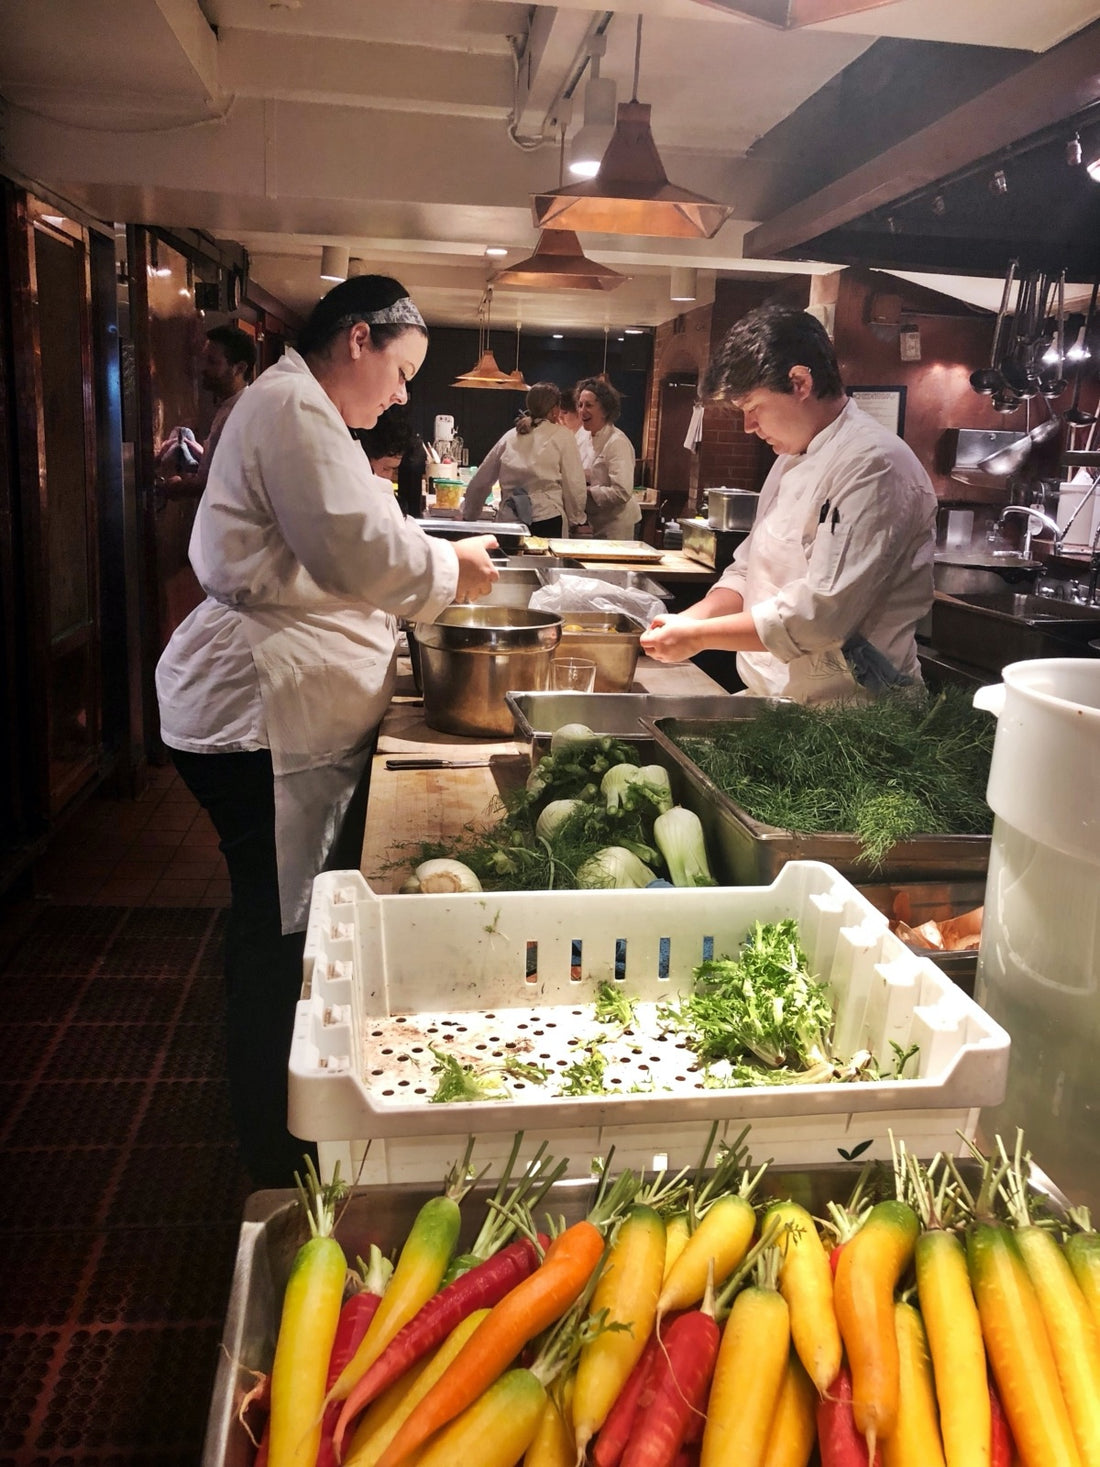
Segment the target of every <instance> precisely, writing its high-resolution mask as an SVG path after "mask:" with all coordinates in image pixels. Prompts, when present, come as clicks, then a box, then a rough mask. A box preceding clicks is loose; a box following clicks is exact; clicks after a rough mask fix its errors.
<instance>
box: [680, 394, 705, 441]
mask: <svg viewBox="0 0 1100 1467" xmlns="http://www.w3.org/2000/svg"><path fill="white" fill-rule="evenodd" d="M702 436H703V404H702V403H701V402H697V403H696V404H695V406H694V407H693V408H692V410H691V422H690V423H689V424H688V430H687V437H686V438H685V439H684V447H685V448H690V449H691V451H692V453H696V452H697V451H698V448H699V440H700V439H701V438H702Z"/></svg>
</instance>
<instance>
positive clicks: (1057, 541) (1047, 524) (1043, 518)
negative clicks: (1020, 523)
mask: <svg viewBox="0 0 1100 1467" xmlns="http://www.w3.org/2000/svg"><path fill="white" fill-rule="evenodd" d="M1015 514H1022V515H1024V516H1025V524H1024V538H1023V543H1022V545H1021V546H1020V554H1021V555H1022V556H1023V558H1024V559H1025V560H1030V559H1031V537H1032V535H1033V534H1034V533H1035V531H1034V530H1033V529H1032V527H1031V522H1032V520H1038V521H1039V524H1040V526H1041V527H1042V528H1043V529H1044V530H1049V531H1050V533H1051V534H1052V535H1053V537H1054V549H1055V550H1057V549H1058V547H1059V545H1061V543H1062V537H1063V536H1064V535H1065V533H1066V532H1065V529H1064V528H1063V527H1062V526H1061V525H1060V524H1059V523H1058V521H1057V520H1054V519H1051V517H1050V515H1048V514H1047V513H1045V511H1043V510H1041V509H1035V508H1034V507H1033V506H1032V505H1030V504H1009V505H1006V506H1005V508H1004V509H1002V510H1001V514H1000V518H999V519H998V520H997V529H998V530H1000V529H1002V528H1003V527H1004V522H1005V520H1007V519H1008V517H1009V516H1010V515H1015Z"/></svg>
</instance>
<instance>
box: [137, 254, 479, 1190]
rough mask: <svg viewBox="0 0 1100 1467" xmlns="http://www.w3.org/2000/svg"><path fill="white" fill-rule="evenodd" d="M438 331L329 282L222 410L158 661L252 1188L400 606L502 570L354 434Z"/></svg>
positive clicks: (273, 1181) (277, 1118)
mask: <svg viewBox="0 0 1100 1467" xmlns="http://www.w3.org/2000/svg"><path fill="white" fill-rule="evenodd" d="M427 344H428V334H427V328H426V327H425V325H424V321H423V319H422V317H421V315H420V312H419V311H418V310H417V308H416V306H415V305H414V304H413V302H412V301H411V300H410V299H409V297H408V294H407V292H406V291H405V289H404V287H403V286H401V285H400V284H398V282H397V281H396V280H391V279H390V278H388V277H387V276H379V275H360V276H355V277H353V278H351V279H349V280H346V281H343V282H342V283H341V284H339V285H337V286H335V287H334V288H333V289H332V290H330V291H329V292H328V294H327V295H325V296H324V297H323V298H322V299H321V300H320V301H319V302H318V303H317V305H316V306H314V308H313V310H312V312H311V313H310V316H309V318H308V320H307V322H306V324H305V326H304V328H303V329H302V332H301V334H300V337H299V341H298V349H297V350H294V349H290V350H288V351H287V352H286V353H285V355H284V356H283V357H282V359H281V360H280V361H279V362H277V363H276V364H275V365H274V366H272V367H270V368H268V370H267V371H266V372H264V373H263V374H262V375H261V376H260V377H259V379H258V380H257V381H256V382H255V383H254V384H253V385H252V386H251V387H250V388H249V389H248V391H247V392H246V393H245V394H244V396H243V398H242V399H241V401H240V402H239V403H238V404H237V406H236V408H235V409H234V411H233V413H232V416H231V417H230V418H229V421H228V422H227V423H226V425H225V429H224V431H223V433H222V437H221V441H220V443H219V444H218V451H217V454H216V456H215V459H214V463H213V466H212V469H211V473H210V477H209V481H208V483H207V487H206V492H205V494H204V495H203V497H202V499H201V500H200V501H199V505H198V509H197V512H196V516H195V524H194V527H193V530H192V534H191V543H190V557H191V564H192V566H193V567H194V570H195V574H196V575H197V576H198V579H199V582H200V583H201V585H202V588H203V590H204V591H205V592H206V599H205V600H204V601H203V602H202V603H201V605H199V606H198V607H197V608H196V609H195V610H194V611H193V612H192V613H191V615H190V616H189V617H188V618H187V619H186V620H185V621H184V622H182V623H181V625H180V626H179V627H178V628H177V630H176V632H175V633H174V634H173V636H172V638H171V640H170V642H169V644H168V646H167V648H166V649H165V651H164V654H163V655H162V657H161V659H160V662H159V664H158V666H157V673H156V683H157V694H158V697H159V701H160V718H161V735H162V737H163V739H164V742H165V743H166V744H167V746H168V748H169V749H170V750H171V753H172V757H173V759H174V761H175V763H176V766H177V768H178V769H179V772H180V775H181V777H182V778H183V780H184V782H185V783H186V784H187V786H188V787H189V788H190V789H191V791H192V792H193V793H194V794H195V796H196V797H197V799H198V800H199V802H200V804H202V805H203V806H204V808H205V809H206V810H207V811H208V812H209V814H210V817H211V819H212V821H213V823H214V826H215V828H216V830H217V832H218V835H219V837H220V843H221V849H222V851H223V853H224V854H225V858H226V863H227V865H228V867H229V877H230V887H231V905H230V911H229V921H228V926H227V929H226V940H225V976H226V995H227V1025H228V1058H229V1085H230V1098H231V1103H232V1107H233V1112H234V1119H235V1122H236V1127H237V1132H238V1136H239V1139H240V1144H241V1151H242V1156H243V1159H244V1162H245V1164H246V1166H247V1168H248V1170H249V1172H250V1173H251V1174H252V1180H253V1182H254V1184H255V1185H256V1186H259V1187H282V1186H288V1185H290V1183H291V1179H292V1176H293V1173H294V1171H295V1169H296V1168H297V1169H299V1170H300V1168H301V1164H302V1153H303V1151H306V1150H308V1148H307V1147H306V1146H305V1144H304V1143H303V1142H301V1141H299V1140H297V1139H296V1138H295V1137H293V1136H292V1135H291V1134H290V1133H289V1131H288V1129H287V1062H288V1056H289V1050H290V1041H291V1035H292V1032H293V1024H294V1015H295V1005H296V1002H297V1000H298V997H299V993H300V989H301V983H302V956H303V950H304V945H305V931H304V929H305V925H306V918H307V915H308V912H309V903H310V895H311V891H312V884H313V879H314V877H315V876H316V875H317V874H318V872H320V871H321V870H322V869H325V868H326V866H327V867H328V868H329V869H342V868H344V867H348V866H354V867H358V864H359V855H360V851H361V847H362V815H363V811H364V809H365V804H366V786H367V779H366V777H365V776H366V772H367V771H368V770H369V764H370V758H371V753H372V751H373V748H374V743H375V735H376V731H377V727H378V724H379V722H380V720H381V718H382V716H383V714H384V712H385V710H386V706H387V704H388V702H389V699H390V694H391V691H392V688H393V681H394V676H395V660H396V659H395V654H396V645H397V621H396V618H397V617H398V616H405V617H418V618H420V619H422V620H431V619H432V618H434V617H436V616H438V615H439V613H440V612H441V611H442V610H443V609H444V607H446V606H449V605H450V604H451V603H452V602H453V601H454V600H455V599H456V597H466V598H469V599H472V598H474V597H476V596H478V595H483V594H484V593H485V592H486V591H487V590H488V589H489V587H490V586H491V584H492V582H493V581H494V580H496V579H497V576H498V574H499V573H498V572H497V571H496V569H495V568H494V566H493V565H492V563H491V561H490V559H489V554H488V551H489V548H490V547H491V546H494V545H495V543H496V542H495V541H494V540H493V539H492V537H491V536H473V537H471V538H470V539H468V540H463V541H461V542H460V543H457V544H449V543H447V542H446V541H443V540H438V539H429V538H428V537H427V536H426V535H425V534H424V533H423V531H422V530H421V529H420V527H419V526H418V525H415V524H413V522H412V521H411V520H407V519H406V518H405V517H404V515H402V513H401V510H400V508H399V506H398V505H397V503H396V502H395V499H394V496H393V495H392V494H385V493H380V492H379V485H378V481H377V480H376V479H375V477H374V475H373V474H372V473H371V469H370V464H369V463H368V461H367V458H366V456H365V455H364V454H363V452H362V451H361V449H360V447H359V445H358V444H357V443H356V442H355V441H354V440H353V438H352V437H351V435H350V433H349V432H348V429H349V428H370V427H373V426H374V424H375V423H376V422H377V421H378V419H379V417H380V416H381V415H382V413H383V412H384V411H385V410H386V409H387V408H388V407H389V406H391V404H393V403H403V402H405V400H406V395H407V385H408V383H409V381H410V380H411V379H412V378H413V377H414V376H415V375H416V373H417V371H418V370H419V368H420V365H421V363H422V362H423V360H424V356H425V352H426V350H427Z"/></svg>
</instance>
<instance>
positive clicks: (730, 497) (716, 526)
mask: <svg viewBox="0 0 1100 1467" xmlns="http://www.w3.org/2000/svg"><path fill="white" fill-rule="evenodd" d="M759 503H760V495H759V494H756V493H755V492H754V491H753V490H752V489H708V490H707V524H708V525H709V526H710V527H711V529H712V530H751V529H752V522H753V520H754V519H755V518H756V506H757V505H758V504H759Z"/></svg>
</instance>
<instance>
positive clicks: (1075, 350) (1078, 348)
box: [1066, 326, 1089, 362]
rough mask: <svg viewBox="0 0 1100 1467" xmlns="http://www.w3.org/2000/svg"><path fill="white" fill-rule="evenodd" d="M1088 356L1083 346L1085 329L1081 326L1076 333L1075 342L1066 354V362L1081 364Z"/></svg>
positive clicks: (1087, 350)
mask: <svg viewBox="0 0 1100 1467" xmlns="http://www.w3.org/2000/svg"><path fill="white" fill-rule="evenodd" d="M1088 354H1089V349H1088V347H1087V346H1086V345H1085V328H1084V326H1082V327H1081V329H1080V330H1079V331H1078V333H1077V340H1076V341H1075V342H1074V343H1073V345H1072V346H1071V347H1070V349H1069V351H1067V352H1066V360H1067V361H1069V362H1083V361H1084V360H1085V358H1086V357H1087V356H1088Z"/></svg>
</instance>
